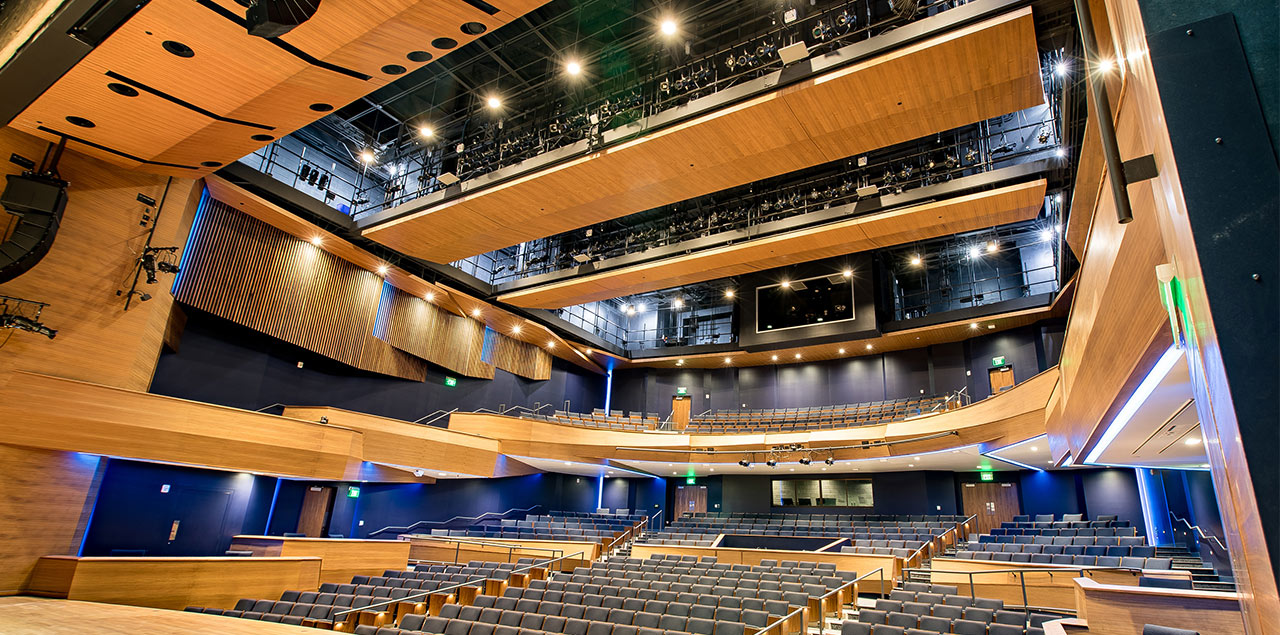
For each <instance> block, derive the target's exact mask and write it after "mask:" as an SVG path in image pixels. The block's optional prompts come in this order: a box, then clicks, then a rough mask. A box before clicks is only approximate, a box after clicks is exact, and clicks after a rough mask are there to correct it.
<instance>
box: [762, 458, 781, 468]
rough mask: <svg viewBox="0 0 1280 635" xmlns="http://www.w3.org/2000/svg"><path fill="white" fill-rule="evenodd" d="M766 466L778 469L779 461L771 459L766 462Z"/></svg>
mask: <svg viewBox="0 0 1280 635" xmlns="http://www.w3.org/2000/svg"><path fill="white" fill-rule="evenodd" d="M764 464H765V465H768V466H769V467H778V459H775V458H773V457H769V458H768V460H766V461H765V462H764Z"/></svg>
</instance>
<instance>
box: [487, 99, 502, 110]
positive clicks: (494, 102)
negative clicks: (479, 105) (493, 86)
mask: <svg viewBox="0 0 1280 635" xmlns="http://www.w3.org/2000/svg"><path fill="white" fill-rule="evenodd" d="M485 104H486V105H487V106H489V109H490V110H497V109H499V108H501V107H502V100H501V99H498V98H497V97H489V99H487V100H485Z"/></svg>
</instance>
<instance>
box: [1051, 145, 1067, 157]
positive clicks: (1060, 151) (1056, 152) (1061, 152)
mask: <svg viewBox="0 0 1280 635" xmlns="http://www.w3.org/2000/svg"><path fill="white" fill-rule="evenodd" d="M1053 156H1055V157H1058V158H1059V159H1063V158H1066V156H1067V151H1066V150H1065V149H1063V148H1058V149H1057V150H1054V151H1053Z"/></svg>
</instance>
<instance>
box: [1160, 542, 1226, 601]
mask: <svg viewBox="0 0 1280 635" xmlns="http://www.w3.org/2000/svg"><path fill="white" fill-rule="evenodd" d="M1156 557H1157V558H1170V559H1172V560H1173V568H1174V570H1177V571H1189V572H1190V573H1191V588H1193V589H1195V590H1197V591H1226V592H1234V591H1235V590H1236V583H1235V581H1234V580H1233V579H1231V577H1230V576H1225V575H1222V574H1219V573H1218V572H1217V571H1215V570H1214V568H1213V567H1211V566H1208V565H1206V564H1205V563H1204V561H1203V560H1201V559H1200V556H1197V555H1196V554H1194V553H1191V552H1190V551H1189V550H1188V549H1187V548H1186V547H1184V546H1182V545H1176V546H1172V547H1156Z"/></svg>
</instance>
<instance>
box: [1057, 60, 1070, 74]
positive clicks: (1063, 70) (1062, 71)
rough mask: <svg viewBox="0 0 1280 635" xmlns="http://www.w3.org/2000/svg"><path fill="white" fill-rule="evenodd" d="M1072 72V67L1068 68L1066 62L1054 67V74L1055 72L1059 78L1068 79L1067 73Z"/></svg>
mask: <svg viewBox="0 0 1280 635" xmlns="http://www.w3.org/2000/svg"><path fill="white" fill-rule="evenodd" d="M1070 70H1071V67H1070V66H1068V65H1067V63H1066V62H1058V63H1057V64H1056V65H1054V67H1053V72H1054V73H1055V74H1056V75H1057V76H1058V77H1066V76H1067V72H1068V71H1070Z"/></svg>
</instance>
